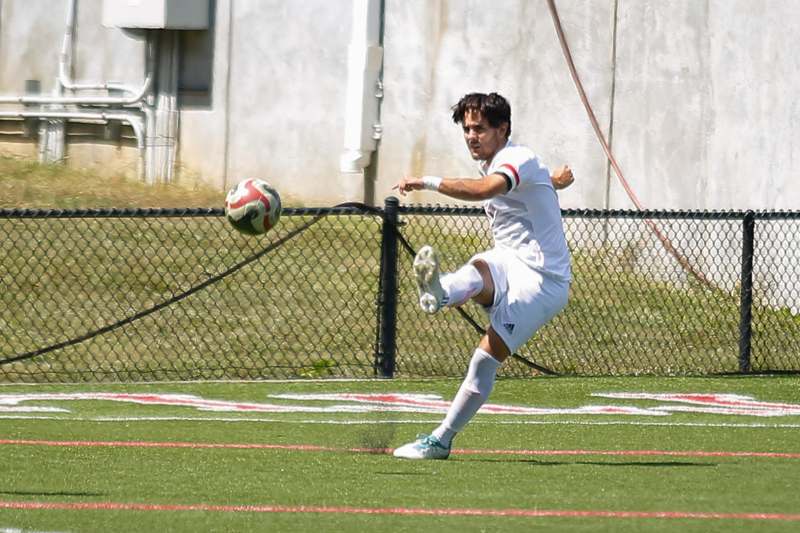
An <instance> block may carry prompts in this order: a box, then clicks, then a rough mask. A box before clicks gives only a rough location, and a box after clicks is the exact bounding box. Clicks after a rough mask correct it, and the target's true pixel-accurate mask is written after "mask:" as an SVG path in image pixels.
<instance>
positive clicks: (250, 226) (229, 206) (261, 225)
mask: <svg viewBox="0 0 800 533" xmlns="http://www.w3.org/2000/svg"><path fill="white" fill-rule="evenodd" d="M280 216H281V197H280V196H279V195H278V191H276V190H275V189H274V188H272V187H271V186H270V185H269V183H267V182H266V181H263V180H260V179H255V178H248V179H246V180H242V181H240V182H239V183H238V184H236V186H235V187H234V188H233V189H231V190H230V191H228V195H227V196H226V197H225V217H226V218H227V219H228V222H230V223H231V225H233V227H234V228H236V229H237V230H239V231H240V232H242V233H246V234H248V235H261V234H262V233H266V232H268V231H269V230H270V229H272V228H273V227H275V225H276V224H277V223H278V219H280Z"/></svg>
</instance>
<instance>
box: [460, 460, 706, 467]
mask: <svg viewBox="0 0 800 533" xmlns="http://www.w3.org/2000/svg"><path fill="white" fill-rule="evenodd" d="M469 461H470V462H472V461H475V462H481V463H527V464H530V465H535V466H574V465H587V466H609V467H618V466H641V467H647V468H652V467H656V468H683V467H714V468H715V467H717V466H719V464H718V463H698V462H691V461H624V462H604V461H541V460H538V459H470V460H469Z"/></svg>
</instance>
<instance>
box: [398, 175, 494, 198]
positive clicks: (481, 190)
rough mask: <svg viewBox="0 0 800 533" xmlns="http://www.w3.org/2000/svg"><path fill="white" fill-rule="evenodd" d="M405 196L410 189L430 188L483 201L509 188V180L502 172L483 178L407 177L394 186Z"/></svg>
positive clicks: (450, 194) (459, 196)
mask: <svg viewBox="0 0 800 533" xmlns="http://www.w3.org/2000/svg"><path fill="white" fill-rule="evenodd" d="M393 188H394V189H397V190H399V191H400V194H401V195H402V196H404V195H405V194H406V193H407V192H409V191H420V190H423V189H424V190H429V191H437V192H439V193H441V194H444V195H446V196H449V197H451V198H455V199H457V200H466V201H481V200H488V199H489V198H493V197H495V196H497V195H498V194H503V193H505V192H507V190H508V181H507V179H506V177H505V176H503V175H502V174H490V175H488V176H483V177H481V178H477V179H474V178H442V177H439V176H423V177H421V178H416V177H405V178H403V179H401V180H400V181H399V182H398V183H397V185H395V186H394V187H393Z"/></svg>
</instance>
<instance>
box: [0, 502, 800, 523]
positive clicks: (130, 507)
mask: <svg viewBox="0 0 800 533" xmlns="http://www.w3.org/2000/svg"><path fill="white" fill-rule="evenodd" d="M0 509H17V510H28V511H33V510H45V511H47V510H56V511H203V512H218V513H328V514H368V515H433V516H516V517H529V518H542V517H551V518H553V517H554V518H683V519H697V520H781V521H790V522H797V521H800V514H786V513H699V512H683V511H578V510H557V509H554V510H545V509H458V508H455V509H447V508H439V509H436V508H433V509H425V508H418V507H417V508H414V507H346V506H341V507H331V506H317V505H296V506H292V505H211V504H157V503H118V502H85V503H78V502H72V503H68V502H14V501H0Z"/></svg>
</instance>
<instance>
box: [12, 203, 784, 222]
mask: <svg viewBox="0 0 800 533" xmlns="http://www.w3.org/2000/svg"><path fill="white" fill-rule="evenodd" d="M398 212H399V213H400V214H402V215H450V216H455V215H461V216H481V215H483V214H484V211H483V208H480V207H471V206H450V205H438V204H437V205H431V204H404V205H400V206H399V207H398ZM363 214H372V215H382V214H383V209H382V208H378V207H370V206H366V205H363V204H357V203H346V204H340V205H337V206H333V207H285V208H284V209H283V211H282V215H285V216H320V215H363ZM561 214H562V216H564V217H565V218H601V219H615V218H621V219H692V220H743V219H744V218H746V217H752V218H753V219H754V220H800V211H780V210H776V211H771V210H762V211H752V210H745V211H741V210H728V211H690V210H666V209H664V210H642V211H639V210H633V209H630V210H626V209H562V210H561ZM224 215H225V210H224V209H223V208H221V207H186V208H140V207H136V208H116V207H109V208H91V209H41V208H4V209H0V219H13V218H149V217H153V218H192V217H220V216H224Z"/></svg>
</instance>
